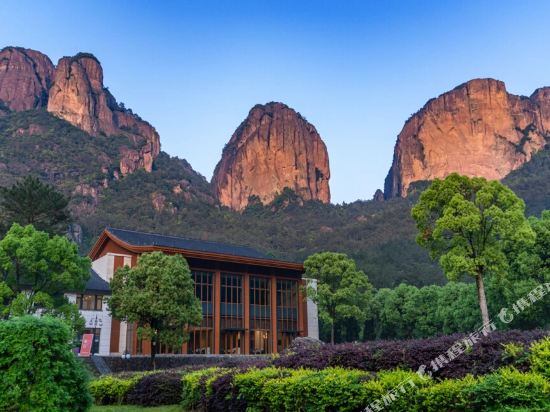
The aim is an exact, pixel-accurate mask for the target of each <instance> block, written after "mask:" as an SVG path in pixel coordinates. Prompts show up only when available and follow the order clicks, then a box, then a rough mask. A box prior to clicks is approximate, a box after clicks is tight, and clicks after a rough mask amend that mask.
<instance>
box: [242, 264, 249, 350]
mask: <svg viewBox="0 0 550 412" xmlns="http://www.w3.org/2000/svg"><path fill="white" fill-rule="evenodd" d="M249 280H250V276H249V274H248V273H245V274H243V306H244V308H243V309H244V310H243V316H244V353H245V355H248V354H250V281H249Z"/></svg>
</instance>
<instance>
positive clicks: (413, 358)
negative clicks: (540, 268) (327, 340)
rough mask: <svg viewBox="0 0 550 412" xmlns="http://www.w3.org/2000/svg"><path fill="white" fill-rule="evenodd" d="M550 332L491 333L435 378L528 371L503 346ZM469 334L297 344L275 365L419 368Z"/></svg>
mask: <svg viewBox="0 0 550 412" xmlns="http://www.w3.org/2000/svg"><path fill="white" fill-rule="evenodd" d="M547 335H548V332H545V331H543V330H533V331H518V330H511V331H502V332H501V331H495V332H492V333H491V334H489V335H488V336H487V337H484V338H483V339H481V340H480V341H479V342H477V343H476V344H475V345H474V346H473V348H472V349H471V351H469V352H468V353H464V354H462V355H461V356H459V357H457V358H456V359H454V360H453V362H452V366H448V367H445V368H442V369H439V370H438V371H437V372H436V373H434V377H439V378H462V377H464V376H466V375H468V374H473V375H484V374H487V373H490V372H491V371H493V370H495V369H498V368H500V367H504V366H516V367H517V368H519V369H520V370H524V371H526V370H527V369H528V366H527V363H525V364H521V363H517V362H516V359H514V358H513V357H510V356H506V353H505V346H504V345H505V344H509V343H515V344H517V345H521V346H523V347H524V348H526V349H528V348H529V345H530V344H531V343H532V342H534V341H537V340H540V339H543V338H544V337H546V336H547ZM466 336H467V335H465V334H454V335H450V336H441V337H437V338H430V339H411V340H403V341H374V342H365V343H345V344H338V345H322V346H319V347H317V348H311V347H305V348H300V347H298V348H293V350H292V351H291V352H288V353H286V354H283V355H281V356H280V357H279V358H278V359H275V360H274V365H275V366H277V367H281V368H290V369H297V368H308V369H324V368H327V367H339V366H340V367H344V368H353V369H361V370H366V371H380V370H392V369H396V368H402V369H412V370H417V369H418V367H419V366H420V365H430V362H431V361H432V360H433V359H435V358H436V357H438V356H440V355H441V354H444V353H446V351H447V350H448V349H449V348H450V347H451V346H452V345H453V343H454V342H456V341H461V340H463V339H464V338H465V337H466Z"/></svg>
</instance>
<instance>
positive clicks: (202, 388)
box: [181, 368, 227, 410]
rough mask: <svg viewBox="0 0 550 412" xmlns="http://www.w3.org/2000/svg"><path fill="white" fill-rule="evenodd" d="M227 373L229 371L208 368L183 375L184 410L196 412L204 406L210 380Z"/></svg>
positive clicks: (182, 398) (182, 395) (182, 401)
mask: <svg viewBox="0 0 550 412" xmlns="http://www.w3.org/2000/svg"><path fill="white" fill-rule="evenodd" d="M226 371H227V369H222V368H208V369H202V370H198V371H195V372H190V373H188V374H186V375H183V378H182V385H183V391H182V394H181V405H182V407H183V409H185V410H195V409H198V408H199V407H200V406H202V405H204V404H205V403H206V398H207V397H208V394H209V389H208V383H209V380H213V379H214V378H216V377H218V376H220V375H221V374H223V373H224V372H226ZM210 382H211V381H210Z"/></svg>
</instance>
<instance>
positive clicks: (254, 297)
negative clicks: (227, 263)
mask: <svg viewBox="0 0 550 412" xmlns="http://www.w3.org/2000/svg"><path fill="white" fill-rule="evenodd" d="M270 286H271V282H270V279H269V278H263V277H255V276H250V353H251V354H263V353H271V352H272V349H271V287H270Z"/></svg>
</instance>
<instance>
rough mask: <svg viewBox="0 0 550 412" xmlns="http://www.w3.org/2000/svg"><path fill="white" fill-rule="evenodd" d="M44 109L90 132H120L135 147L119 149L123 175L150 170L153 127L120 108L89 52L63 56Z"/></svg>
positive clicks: (156, 144)
mask: <svg viewBox="0 0 550 412" xmlns="http://www.w3.org/2000/svg"><path fill="white" fill-rule="evenodd" d="M48 111H49V112H51V113H53V114H54V115H56V116H58V117H60V118H62V119H64V120H66V121H68V122H69V123H72V124H73V125H75V126H77V127H78V128H80V129H82V130H84V131H86V132H88V133H90V134H92V135H98V134H105V135H108V136H109V135H117V134H123V135H126V136H128V137H130V138H131V140H132V141H133V142H134V144H136V145H137V147H139V149H129V148H122V149H121V157H122V160H121V163H120V170H121V173H122V174H123V175H126V174H128V173H132V172H133V171H135V170H136V169H139V168H143V169H145V170H147V171H149V172H150V171H151V170H152V165H153V160H154V159H155V158H156V157H157V156H158V154H159V152H160V140H159V135H158V133H157V132H156V130H155V129H154V128H153V127H152V126H151V125H150V124H149V123H147V122H145V121H143V120H142V119H140V118H139V117H138V116H137V115H135V114H133V113H131V112H130V111H128V110H126V109H124V108H122V107H121V106H120V105H119V104H118V103H117V102H116V100H115V98H114V97H113V95H111V93H110V92H109V90H107V89H106V88H105V87H104V86H103V69H102V67H101V64H100V63H99V61H98V60H97V59H96V58H95V57H94V56H93V55H91V54H85V53H79V54H77V55H76V56H74V57H63V58H62V59H60V60H59V63H58V65H57V68H56V70H55V76H54V79H53V85H52V87H51V89H50V91H49V100H48Z"/></svg>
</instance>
